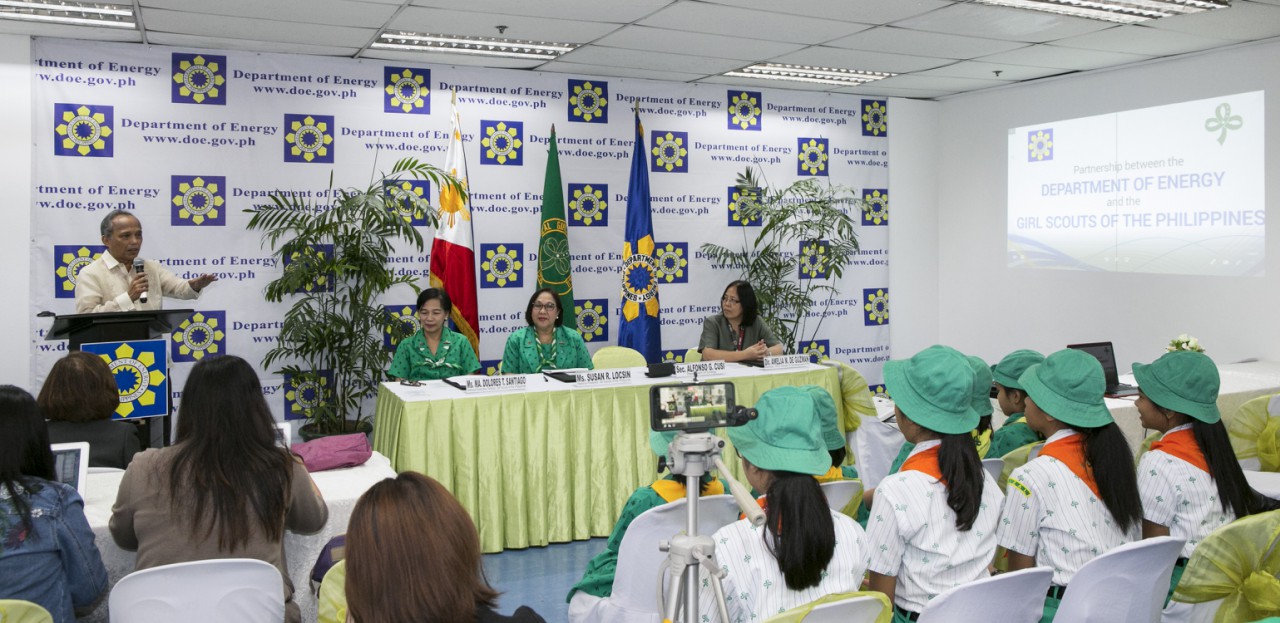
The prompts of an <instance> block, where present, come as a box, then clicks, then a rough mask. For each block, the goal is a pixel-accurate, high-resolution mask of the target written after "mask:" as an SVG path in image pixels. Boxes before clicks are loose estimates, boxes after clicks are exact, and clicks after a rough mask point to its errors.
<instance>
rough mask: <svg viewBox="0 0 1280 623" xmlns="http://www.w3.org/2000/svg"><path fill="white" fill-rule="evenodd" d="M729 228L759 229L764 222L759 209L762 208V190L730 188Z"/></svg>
mask: <svg viewBox="0 0 1280 623" xmlns="http://www.w3.org/2000/svg"><path fill="white" fill-rule="evenodd" d="M728 205H729V222H728V225H729V227H758V226H759V225H760V223H761V222H762V219H761V217H760V213H759V212H758V211H757V209H758V208H759V206H760V189H759V188H743V189H738V187H736V186H730V187H729V201H728Z"/></svg>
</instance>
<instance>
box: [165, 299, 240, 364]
mask: <svg viewBox="0 0 1280 623" xmlns="http://www.w3.org/2000/svg"><path fill="white" fill-rule="evenodd" d="M225 326H227V312H226V311H224V310H217V311H198V312H196V313H194V314H191V316H190V317H188V318H187V319H186V320H183V321H182V324H180V325H178V328H177V330H176V331H174V332H173V337H172V340H173V343H172V344H170V345H169V357H170V358H171V359H172V360H173V361H174V362H183V361H186V362H191V361H200V360H201V359H203V358H204V356H205V355H219V354H224V353H225V352H226V350H227V335H226V333H224V332H223V330H222V328H223V327H225Z"/></svg>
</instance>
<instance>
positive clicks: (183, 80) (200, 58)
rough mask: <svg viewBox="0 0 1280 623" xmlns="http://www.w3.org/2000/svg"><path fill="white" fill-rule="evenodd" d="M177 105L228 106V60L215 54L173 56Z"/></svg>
mask: <svg viewBox="0 0 1280 623" xmlns="http://www.w3.org/2000/svg"><path fill="white" fill-rule="evenodd" d="M172 72H173V92H172V94H171V96H170V101H172V102H173V103H174V104H205V105H211V106H226V104H227V78H226V75H227V57H225V56H217V55H214V54H182V53H178V52H174V54H173V69H172Z"/></svg>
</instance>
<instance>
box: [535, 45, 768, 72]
mask: <svg viewBox="0 0 1280 623" xmlns="http://www.w3.org/2000/svg"><path fill="white" fill-rule="evenodd" d="M560 58H561V59H563V60H565V61H566V62H570V63H583V64H586V65H601V66H604V67H608V66H612V65H616V66H618V67H630V68H632V69H649V70H653V71H674V72H680V73H689V72H694V73H702V74H703V75H706V74H721V73H724V72H726V71H730V70H733V69H739V68H741V67H742V66H743V65H744V63H743V62H742V61H739V60H731V59H724V58H707V57H695V56H686V55H683V54H666V53H663V52H644V51H641V50H624V49H621V48H610V47H605V46H602V45H588V46H583V47H581V48H578V49H576V50H574V51H572V52H570V53H568V54H565V55H564V56H562V57H560Z"/></svg>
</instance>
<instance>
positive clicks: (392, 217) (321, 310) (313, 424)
mask: <svg viewBox="0 0 1280 623" xmlns="http://www.w3.org/2000/svg"><path fill="white" fill-rule="evenodd" d="M408 179H417V180H429V181H430V182H432V183H434V184H435V187H436V188H441V187H448V188H452V189H454V190H456V191H458V192H459V193H465V190H464V189H462V187H461V186H460V185H459V183H458V181H457V180H456V179H454V178H453V177H451V176H450V175H449V174H448V173H446V172H444V171H442V170H440V169H438V168H436V167H434V166H432V165H429V164H426V163H424V162H419V161H418V160H416V159H413V158H405V159H402V160H400V161H398V162H396V163H395V165H394V166H393V167H392V168H391V171H390V172H387V173H383V174H381V175H378V174H375V176H374V179H373V180H372V181H371V182H370V183H369V186H368V187H366V188H338V189H335V188H333V176H332V174H331V175H330V177H329V186H330V189H329V192H328V194H327V195H326V196H325V197H322V198H320V199H319V200H317V199H311V198H303V197H300V196H299V194H294V193H289V192H283V191H282V192H278V193H275V194H272V195H270V196H269V199H270V201H271V202H270V203H268V204H263V205H258V206H254V207H253V208H250V209H247V210H245V211H246V212H248V213H250V214H252V217H251V218H250V220H249V225H248V229H249V230H256V231H261V232H262V241H263V245H264V246H266V247H269V248H270V249H271V250H272V251H271V253H272V257H274V258H276V260H277V261H279V262H280V264H281V265H282V266H284V270H283V272H282V274H281V275H280V276H279V277H278V278H276V279H275V280H273V281H272V282H271V283H269V284H267V288H266V299H267V300H268V301H272V302H281V301H288V302H289V308H288V310H287V311H286V312H285V315H284V319H283V322H282V323H281V326H280V336H279V339H278V341H277V343H276V346H275V347H274V348H272V349H271V350H270V351H269V352H268V353H267V354H266V356H264V357H263V360H262V365H263V367H264V368H267V369H270V368H272V367H273V366H275V365H276V364H283V365H280V366H279V367H278V368H277V369H276V370H274V373H276V374H281V375H283V376H284V377H285V379H286V385H289V386H292V387H293V388H295V390H294V391H299V392H301V391H304V390H302V389H301V388H307V389H306V390H305V391H306V393H307V397H306V399H305V400H301V399H295V400H294V405H295V406H294V410H295V411H296V413H294V414H292V415H300V416H302V417H304V418H306V419H307V420H308V422H307V424H305V425H303V427H302V429H301V431H300V433H301V435H302V436H303V438H304V439H307V438H314V437H316V436H321V435H332V434H340V433H344V432H355V431H366V432H367V431H368V430H371V422H370V419H369V418H370V417H371V415H372V411H371V410H369V407H368V405H367V402H368V399H369V398H370V397H371V396H373V394H374V393H375V391H376V389H377V384H378V383H379V382H381V381H382V380H383V379H384V378H385V376H384V372H383V371H384V370H385V369H386V367H387V366H388V365H389V364H390V361H391V353H390V352H388V351H387V350H386V348H385V347H384V345H383V339H382V336H383V334H384V332H388V331H390V332H391V334H392V337H393V339H395V340H396V341H398V340H399V339H403V338H405V337H408V335H409V334H410V333H412V328H410V327H408V326H407V325H406V324H405V323H402V322H389V318H388V315H387V313H386V311H385V308H384V307H383V306H382V302H381V297H382V295H383V294H385V293H386V292H387V291H388V290H390V289H391V288H393V287H395V286H397V285H400V284H406V285H409V286H411V287H412V288H413V289H414V290H415V291H417V290H419V287H418V285H417V281H418V279H419V278H420V277H419V276H418V275H414V274H397V272H396V271H395V270H394V269H393V268H392V265H391V263H390V262H389V261H388V260H389V258H390V257H391V255H392V254H393V253H395V252H396V251H397V250H399V251H402V252H403V251H408V250H413V251H415V252H417V253H421V252H422V251H423V237H422V234H421V233H420V232H419V231H418V229H417V227H415V225H413V224H412V223H411V220H412V219H410V218H409V216H410V215H416V216H421V217H424V218H425V219H426V221H427V224H428V225H430V226H434V225H435V224H436V221H437V219H436V213H435V210H434V208H432V207H431V206H430V205H429V204H428V202H427V200H426V199H424V198H423V197H422V196H421V195H419V194H417V193H414V192H404V191H403V190H401V189H402V187H403V185H402V181H404V180H408Z"/></svg>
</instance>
